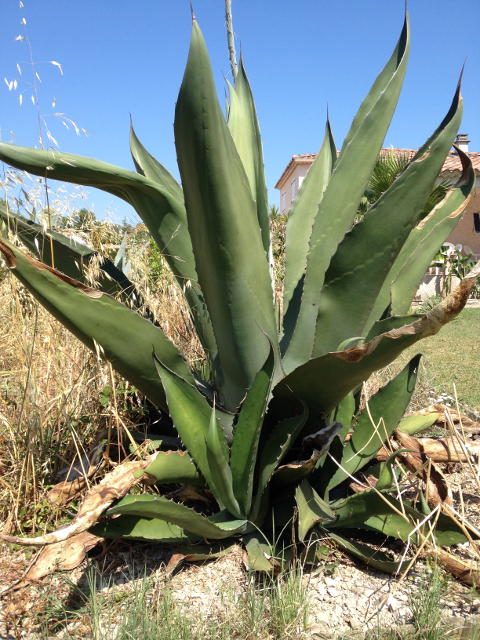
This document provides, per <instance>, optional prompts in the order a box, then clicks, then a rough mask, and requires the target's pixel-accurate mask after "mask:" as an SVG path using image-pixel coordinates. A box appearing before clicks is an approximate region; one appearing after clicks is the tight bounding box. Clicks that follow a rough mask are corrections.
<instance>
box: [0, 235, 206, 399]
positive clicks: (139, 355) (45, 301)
mask: <svg viewBox="0 0 480 640" xmlns="http://www.w3.org/2000/svg"><path fill="white" fill-rule="evenodd" d="M0 251H1V252H2V253H3V255H4V256H5V259H6V262H7V265H8V266H9V268H10V269H11V271H12V273H13V274H14V275H15V276H16V277H17V278H18V279H19V280H20V281H21V282H22V283H23V284H24V285H25V286H26V288H27V289H28V290H29V291H30V293H31V294H32V295H33V296H34V297H35V298H36V299H37V300H38V301H39V302H40V303H41V304H42V305H43V306H44V307H45V308H46V309H47V311H49V312H50V313H51V314H52V315H53V316H54V317H55V318H56V319H57V320H59V321H60V322H61V323H62V324H63V325H64V326H65V327H66V328H67V329H68V330H69V331H71V332H72V333H73V334H74V335H75V337H76V338H78V339H79V340H80V341H81V342H83V343H84V344H85V345H86V346H87V347H89V348H90V349H92V351H95V350H96V347H95V343H96V344H97V345H99V346H100V347H101V348H102V350H103V353H104V355H105V358H106V359H107V360H108V361H109V362H111V363H112V366H113V368H114V369H115V370H116V371H118V373H119V374H120V375H122V376H123V377H124V378H126V379H127V380H129V381H130V382H131V383H132V384H133V385H134V386H135V387H137V389H139V391H141V392H142V393H143V394H145V395H146V396H147V397H148V398H149V399H150V400H151V401H152V402H153V403H154V404H156V405H157V406H158V407H160V408H161V409H163V410H167V404H166V401H165V393H164V391H163V386H162V383H161V381H160V380H159V378H158V374H157V370H156V367H155V365H154V363H153V361H152V356H151V354H152V348H153V349H155V351H156V353H157V355H158V357H159V358H161V360H162V362H164V363H165V365H166V366H168V367H169V369H171V370H173V371H175V372H176V373H177V374H179V375H181V376H183V377H184V378H186V379H187V380H190V381H191V382H192V383H193V382H194V380H193V376H192V374H191V373H190V370H189V368H188V366H187V364H186V363H185V361H184V360H183V358H182V356H181V355H180V353H179V352H178V351H177V349H176V347H175V346H174V345H173V344H172V343H171V342H170V341H169V340H168V338H167V337H166V336H165V334H164V333H163V332H162V331H161V329H159V328H158V327H156V326H155V325H153V324H152V323H151V322H150V321H149V320H146V319H145V318H142V317H141V316H140V315H139V314H138V313H136V312H135V311H132V310H131V309H128V308H127V307H126V306H125V305H123V304H122V303H121V302H117V300H115V299H114V298H112V297H111V296H109V295H107V294H105V293H102V292H101V291H98V290H97V289H91V288H89V287H87V286H85V285H83V284H81V283H80V282H77V281H76V280H73V279H71V278H68V277H67V276H65V275H63V274H62V273H60V272H59V271H56V270H55V269H52V268H51V267H47V266H46V265H44V264H43V263H41V262H37V261H36V260H34V259H33V258H27V257H26V256H25V255H24V254H23V253H22V252H21V251H20V250H19V249H17V248H16V247H15V246H13V245H12V244H10V243H9V242H7V241H6V240H1V239H0Z"/></svg>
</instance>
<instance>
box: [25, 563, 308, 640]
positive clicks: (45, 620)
mask: <svg viewBox="0 0 480 640" xmlns="http://www.w3.org/2000/svg"><path fill="white" fill-rule="evenodd" d="M64 580H65V582H66V583H67V584H68V586H69V587H70V589H71V593H70V596H69V597H68V598H67V601H66V602H65V601H64V600H60V599H59V598H58V596H57V595H56V594H55V592H54V591H53V592H51V593H49V592H47V593H46V596H45V597H46V599H45V604H44V607H43V609H42V612H41V613H40V614H39V620H38V628H37V636H36V638H38V640H48V639H49V638H52V637H56V636H57V635H58V634H63V635H62V637H63V638H64V640H74V639H75V638H77V637H78V633H79V629H80V628H82V627H83V628H84V629H86V630H87V631H88V637H90V638H92V640H130V639H132V638H141V639H142V640H267V639H268V640H304V639H305V640H306V638H307V637H308V632H307V625H308V620H309V614H310V606H309V601H308V589H307V586H306V584H305V580H304V574H303V571H302V570H301V569H300V568H297V569H293V570H291V571H288V572H285V573H284V574H282V575H280V576H277V577H276V578H273V577H268V576H260V577H259V576H257V575H255V574H247V575H246V583H245V585H244V588H243V590H242V591H241V592H240V593H235V592H234V591H233V590H232V589H231V588H230V587H229V586H228V585H225V587H224V588H223V589H222V588H221V589H220V593H219V595H218V601H217V602H216V603H212V604H214V605H215V606H213V607H212V609H211V611H210V613H208V614H207V615H206V614H205V611H204V612H201V611H199V610H196V609H195V608H194V607H192V606H190V603H189V602H188V601H187V602H183V603H180V602H178V601H177V600H176V599H175V594H174V590H173V587H172V586H171V584H170V583H169V581H168V579H166V580H163V581H162V580H160V581H156V580H154V579H152V578H149V577H146V576H145V577H144V578H143V579H141V580H137V581H133V582H132V583H131V585H130V589H128V590H127V591H122V590H121V589H119V588H118V587H116V585H115V584H114V583H113V582H112V581H111V580H110V581H109V580H108V578H106V577H105V576H103V575H102V574H101V572H99V571H98V569H97V568H96V567H94V566H90V567H89V568H88V570H87V573H86V583H84V584H83V586H82V587H79V586H76V585H74V584H73V583H71V582H70V581H69V580H68V578H67V577H65V578H64ZM99 585H102V586H106V587H107V588H106V589H102V590H101V589H99Z"/></svg>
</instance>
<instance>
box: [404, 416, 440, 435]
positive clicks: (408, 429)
mask: <svg viewBox="0 0 480 640" xmlns="http://www.w3.org/2000/svg"><path fill="white" fill-rule="evenodd" d="M437 419H438V413H429V414H428V415H426V416H423V415H418V416H408V417H407V418H404V419H403V420H401V421H400V424H399V425H398V429H399V431H403V432H404V433H407V434H408V435H409V436H413V435H415V434H416V433H420V432H421V431H425V430H426V429H429V428H430V427H431V426H432V425H434V424H435V422H436V421H437Z"/></svg>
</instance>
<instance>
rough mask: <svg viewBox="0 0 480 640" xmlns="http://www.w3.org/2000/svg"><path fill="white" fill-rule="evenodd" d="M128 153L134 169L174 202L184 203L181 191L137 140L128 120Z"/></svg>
mask: <svg viewBox="0 0 480 640" xmlns="http://www.w3.org/2000/svg"><path fill="white" fill-rule="evenodd" d="M130 153H131V154H132V159H133V163H134V165H135V169H136V170H137V172H138V173H140V174H141V175H142V176H145V177H146V178H148V179H149V180H153V181H154V182H156V183H157V184H159V185H160V186H161V187H163V188H164V189H166V190H167V191H168V192H169V193H170V194H171V195H172V196H173V197H174V198H175V199H176V200H178V201H179V202H181V203H182V204H183V203H184V198H183V189H182V187H181V186H180V185H179V184H178V182H177V181H176V180H175V178H174V177H173V176H172V174H171V173H170V171H168V169H166V168H165V167H164V166H163V164H161V163H160V162H159V161H158V160H157V159H156V158H154V157H153V156H152V155H151V154H150V153H149V152H148V151H147V150H146V149H145V147H144V146H143V144H142V143H141V142H140V140H139V139H138V138H137V134H136V133H135V130H134V128H133V124H132V121H131V120H130Z"/></svg>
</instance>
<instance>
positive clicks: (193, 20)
mask: <svg viewBox="0 0 480 640" xmlns="http://www.w3.org/2000/svg"><path fill="white" fill-rule="evenodd" d="M190 11H191V12H192V23H193V22H196V18H195V14H194V13H193V5H192V0H190Z"/></svg>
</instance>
